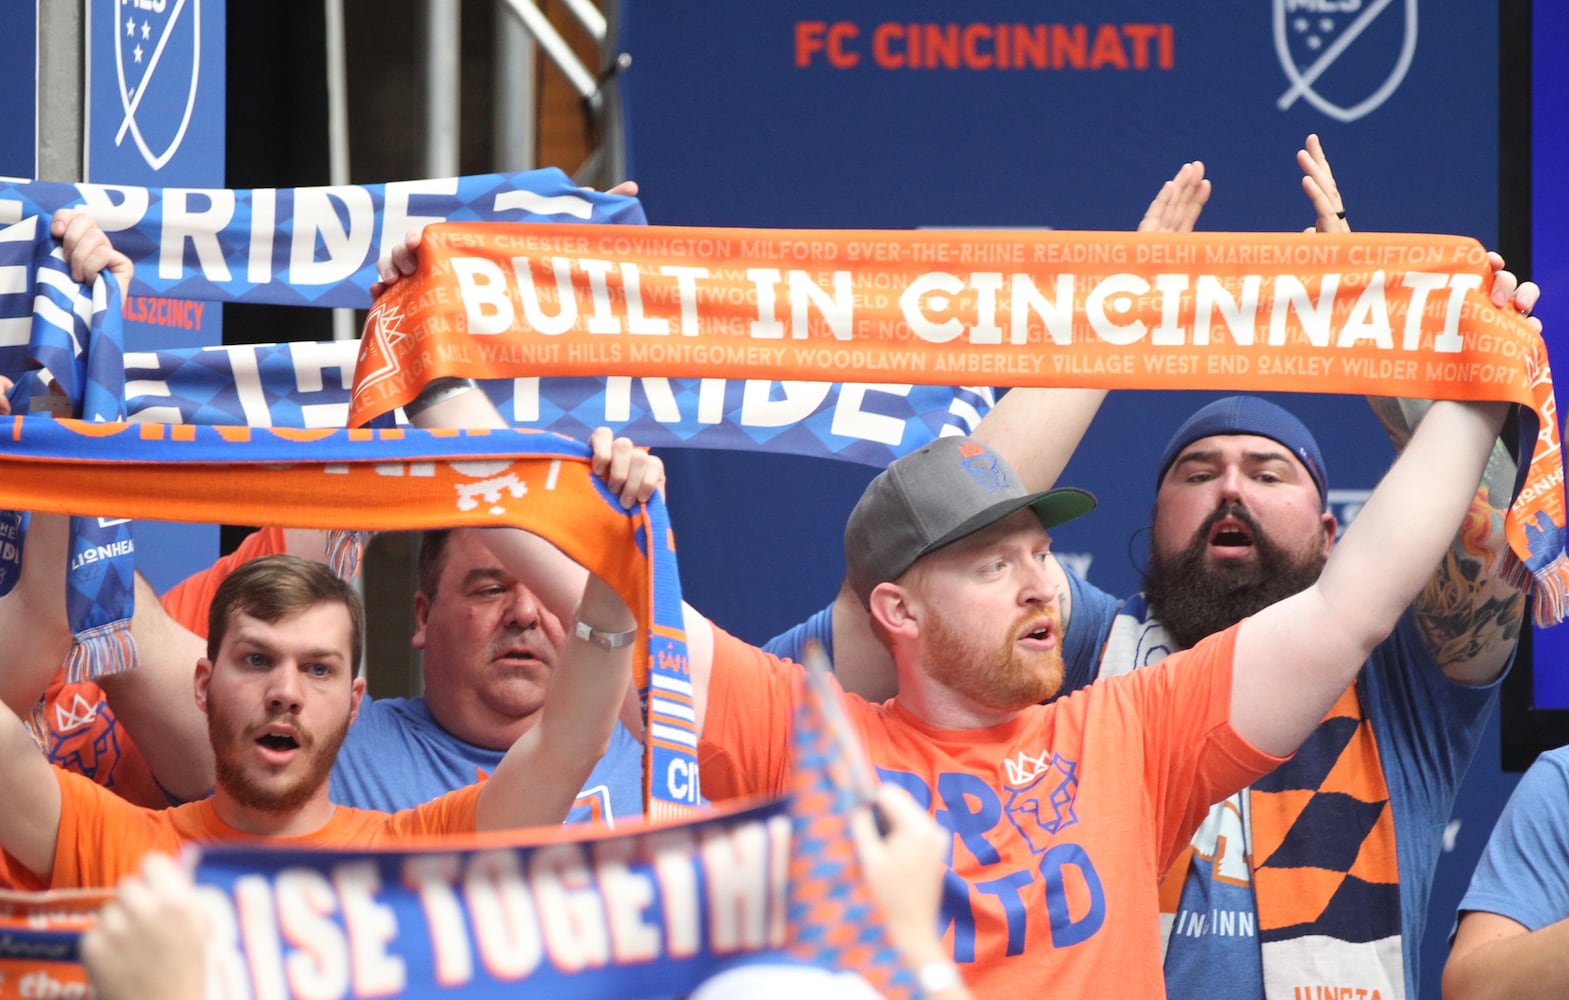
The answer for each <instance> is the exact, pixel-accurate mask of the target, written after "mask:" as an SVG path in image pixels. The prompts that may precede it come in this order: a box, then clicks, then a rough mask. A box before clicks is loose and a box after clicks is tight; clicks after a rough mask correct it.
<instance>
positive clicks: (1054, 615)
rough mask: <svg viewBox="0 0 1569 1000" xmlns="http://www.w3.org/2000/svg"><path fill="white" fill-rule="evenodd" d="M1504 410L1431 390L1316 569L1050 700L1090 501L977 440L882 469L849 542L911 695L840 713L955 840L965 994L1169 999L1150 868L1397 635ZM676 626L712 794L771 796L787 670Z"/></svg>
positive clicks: (1280, 751) (956, 913)
mask: <svg viewBox="0 0 1569 1000" xmlns="http://www.w3.org/2000/svg"><path fill="white" fill-rule="evenodd" d="M1503 413H1504V407H1503V406H1502V405H1495V404H1461V403H1439V404H1435V405H1434V407H1433V409H1432V411H1431V413H1429V415H1428V417H1427V419H1426V420H1424V421H1423V423H1422V424H1421V426H1420V427H1419V428H1418V430H1417V431H1416V434H1415V436H1414V437H1413V439H1412V441H1411V443H1410V445H1409V446H1408V447H1407V448H1406V450H1405V452H1404V453H1403V454H1402V455H1401V457H1400V459H1399V460H1398V461H1397V462H1396V463H1395V466H1394V468H1393V469H1392V470H1391V472H1390V473H1389V475H1388V476H1387V477H1386V478H1385V480H1384V482H1383V484H1381V485H1380V486H1379V488H1378V489H1377V490H1375V491H1374V493H1373V495H1372V497H1371V498H1370V499H1369V500H1368V503H1367V505H1366V506H1365V507H1364V509H1363V511H1362V513H1361V515H1360V516H1359V517H1358V518H1357V521H1356V523H1355V524H1354V525H1352V527H1351V528H1350V530H1349V531H1348V532H1347V534H1346V536H1345V538H1344V539H1343V540H1342V541H1341V543H1340V544H1339V545H1338V546H1337V547H1336V548H1335V550H1334V552H1333V554H1332V555H1331V556H1330V557H1329V561H1328V563H1327V564H1326V565H1325V567H1324V571H1323V573H1322V575H1321V576H1320V577H1319V579H1318V580H1317V582H1316V583H1314V584H1313V585H1311V586H1309V587H1308V588H1307V589H1305V590H1303V591H1302V592H1300V593H1298V594H1295V595H1292V596H1290V597H1287V598H1285V599H1283V600H1281V601H1279V602H1277V603H1275V604H1273V605H1271V606H1269V607H1266V608H1264V609H1263V610H1261V611H1259V612H1258V613H1257V614H1255V615H1253V616H1252V617H1250V618H1248V619H1246V620H1244V621H1242V622H1240V623H1239V624H1237V625H1235V626H1233V627H1231V628H1228V629H1226V630H1224V631H1222V632H1220V633H1218V634H1216V635H1214V636H1211V637H1209V638H1207V639H1205V640H1204V641H1203V642H1200V643H1198V644H1197V645H1196V646H1194V647H1193V648H1192V649H1190V650H1187V651H1184V652H1182V653H1177V654H1174V655H1172V656H1171V657H1169V658H1167V659H1166V660H1165V661H1164V662H1163V663H1161V664H1160V665H1159V666H1156V667H1152V668H1148V669H1145V670H1140V671H1135V672H1133V673H1131V674H1129V675H1126V676H1123V677H1117V678H1112V679H1109V680H1107V681H1105V682H1102V683H1099V684H1095V685H1092V686H1090V687H1088V688H1085V689H1083V690H1081V691H1077V692H1075V693H1074V694H1072V695H1070V696H1068V697H1065V698H1061V699H1058V700H1056V701H1054V702H1052V703H1051V704H1048V705H1042V704H1040V702H1041V701H1042V700H1043V699H1045V698H1047V697H1049V696H1050V695H1052V694H1054V693H1055V692H1056V690H1057V687H1058V685H1059V684H1060V683H1061V679H1062V652H1061V641H1062V628H1061V622H1060V619H1059V607H1058V600H1057V598H1058V594H1057V590H1056V587H1055V586H1054V585H1053V584H1052V583H1051V579H1052V577H1050V576H1049V575H1048V573H1047V566H1048V564H1049V562H1050V560H1051V555H1050V545H1051V539H1050V535H1049V534H1048V529H1049V528H1050V527H1051V526H1053V525H1056V524H1060V523H1062V522H1063V521H1065V520H1068V519H1070V518H1073V517H1076V516H1079V515H1080V514H1083V513H1086V512H1087V511H1088V510H1089V509H1090V508H1091V506H1092V505H1093V501H1092V500H1091V498H1090V497H1089V496H1088V495H1087V494H1084V493H1082V492H1081V491H1077V490H1051V491H1047V492H1043V493H1032V492H1030V491H1028V490H1027V489H1025V488H1024V487H1023V486H1022V485H1021V484H1020V483H1019V481H1018V479H1017V477H1016V476H1015V474H1014V472H1013V470H1012V469H1010V468H1009V466H1008V465H1007V463H1006V462H1005V461H1004V460H1003V459H1002V458H1001V457H1000V456H998V455H996V454H995V453H994V452H992V451H990V450H989V449H988V448H986V447H985V446H984V445H983V444H981V443H980V442H978V441H975V440H973V439H969V438H948V439H942V440H939V441H938V442H936V443H934V444H932V445H930V446H927V447H925V448H923V449H921V450H920V451H917V452H915V453H912V454H910V455H907V456H905V457H904V458H901V459H899V460H898V461H897V462H895V463H894V464H893V465H891V466H890V467H889V468H888V469H887V470H886V471H885V472H883V473H882V474H881V475H879V476H878V477H877V478H876V479H875V480H873V482H872V484H871V485H870V486H868V488H867V490H866V493H865V494H864V495H863V496H862V498H861V501H860V502H859V503H858V504H857V506H856V509H855V511H854V512H853V513H852V514H851V516H850V521H849V525H848V527H847V529H846V532H845V545H846V553H845V555H846V559H847V561H848V564H849V580H850V585H851V587H852V589H853V591H854V592H855V594H856V595H857V596H858V597H859V598H860V599H861V601H862V602H863V603H864V604H865V605H866V606H867V609H868V611H869V613H870V616H871V619H872V621H873V627H874V630H875V631H876V633H877V635H878V637H879V638H880V639H881V641H882V642H883V643H884V644H885V645H886V646H887V648H888V650H889V652H890V653H891V655H892V657H893V659H894V661H895V663H896V665H897V669H898V674H899V689H898V690H899V693H898V694H897V696H895V697H894V698H892V699H890V700H889V701H887V702H884V703H883V704H880V705H875V704H869V703H867V702H865V701H863V700H861V699H859V698H856V697H854V696H850V697H847V699H846V708H847V713H848V715H849V718H850V719H851V722H852V724H853V725H854V726H855V727H856V728H857V729H858V731H859V732H860V735H861V737H862V738H863V740H864V741H865V743H866V745H867V749H868V754H869V756H870V758H871V760H872V763H873V764H874V765H876V767H877V770H878V773H879V775H880V777H881V779H882V780H883V781H884V782H894V783H897V784H899V785H901V786H903V787H904V788H905V789H906V790H907V791H909V792H910V793H911V794H912V795H913V796H914V797H915V799H916V801H917V802H919V803H921V804H922V805H923V806H925V807H926V808H928V809H929V810H931V811H932V812H933V814H934V815H935V817H936V819H937V821H938V822H939V823H940V824H941V825H942V826H943V827H945V828H946V829H947V830H948V831H949V832H950V833H951V834H952V836H953V847H952V853H951V857H950V861H949V872H948V876H947V881H946V883H945V891H944V900H943V922H944V937H945V941H946V942H947V944H948V946H949V947H951V949H952V955H953V958H954V962H955V963H956V964H957V966H958V968H959V969H961V970H962V973H963V976H964V979H965V981H966V982H967V983H968V985H969V986H970V987H971V989H973V990H974V991H975V993H976V994H977V995H980V996H1000V995H1003V994H1004V993H1005V991H1008V990H1011V989H1033V990H1038V989H1040V988H1041V987H1043V986H1049V987H1050V988H1051V989H1052V990H1053V991H1054V992H1056V993H1059V994H1060V995H1064V996H1085V995H1098V994H1101V993H1105V992H1107V991H1108V990H1109V989H1110V988H1112V984H1115V989H1116V990H1117V991H1118V992H1120V993H1125V994H1127V995H1130V996H1160V995H1163V993H1164V983H1163V979H1162V974H1161V960H1160V955H1161V947H1160V930H1159V920H1158V916H1159V912H1160V906H1159V899H1158V893H1159V890H1158V882H1159V878H1160V875H1161V873H1162V872H1164V871H1165V870H1166V868H1167V867H1168V866H1169V865H1170V864H1171V863H1172V862H1173V861H1174V860H1175V859H1176V857H1177V856H1178V855H1179V854H1180V852H1181V851H1182V850H1183V849H1184V848H1185V847H1186V846H1187V844H1188V841H1189V838H1190V837H1191V836H1192V834H1193V833H1194V830H1195V829H1196V827H1197V825H1198V823H1199V822H1200V820H1201V819H1202V818H1203V817H1204V816H1205V814H1206V812H1207V809H1208V806H1209V804H1210V803H1211V802H1212V801H1216V800H1218V799H1221V798H1224V797H1225V796H1227V795H1229V794H1231V793H1232V792H1234V791H1236V790H1237V789H1239V788H1242V787H1243V786H1245V785H1247V784H1248V783H1249V782H1250V781H1252V780H1254V779H1255V778H1257V777H1258V776H1260V775H1262V774H1264V773H1266V772H1268V771H1270V770H1272V769H1273V768H1275V767H1276V766H1277V765H1278V764H1279V763H1280V761H1281V759H1282V757H1283V756H1284V755H1287V754H1290V753H1291V752H1292V751H1294V750H1295V749H1296V747H1297V745H1298V744H1299V743H1300V742H1301V741H1302V740H1303V739H1304V738H1305V737H1306V736H1307V734H1308V733H1309V732H1311V731H1312V730H1313V728H1314V726H1315V725H1316V724H1317V723H1318V721H1319V720H1320V719H1322V718H1323V716H1324V714H1325V713H1326V712H1327V710H1328V709H1329V707H1330V706H1331V705H1332V704H1334V702H1335V700H1336V699H1337V698H1338V697H1339V696H1340V694H1341V693H1342V692H1343V691H1344V690H1345V689H1346V687H1347V686H1348V685H1349V684H1350V683H1351V680H1352V678H1353V677H1354V676H1355V674H1356V671H1357V669H1358V668H1359V667H1360V666H1361V664H1362V662H1363V660H1364V659H1365V658H1366V656H1367V654H1368V652H1369V651H1370V650H1371V649H1372V648H1373V646H1374V645H1376V644H1377V643H1378V642H1379V641H1380V640H1381V639H1383V638H1384V636H1385V635H1387V634H1388V633H1389V631H1390V629H1392V628H1393V627H1394V625H1395V623H1396V621H1397V620H1398V618H1399V616H1400V614H1401V613H1402V612H1403V611H1404V609H1405V607H1406V606H1407V605H1408V604H1409V603H1410V601H1411V599H1412V598H1413V597H1414V596H1415V594H1416V592H1417V590H1418V589H1419V588H1420V587H1421V586H1422V584H1423V583H1424V582H1425V581H1426V580H1427V579H1428V577H1429V576H1430V575H1431V573H1432V571H1433V568H1434V566H1435V565H1436V564H1437V562H1438V560H1439V557H1440V555H1441V554H1442V553H1443V552H1444V550H1445V549H1446V548H1447V546H1448V544H1449V541H1450V540H1451V539H1452V538H1453V536H1454V532H1455V530H1456V527H1457V526H1458V524H1459V522H1460V518H1461V516H1462V514H1463V512H1464V511H1465V510H1466V508H1467V505H1468V503H1469V501H1470V499H1471V494H1472V491H1473V490H1474V488H1475V484H1476V482H1477V480H1478V478H1479V477H1480V475H1481V470H1482V467H1483V464H1484V462H1485V460H1486V457H1487V455H1488V452H1489V450H1490V448H1491V446H1492V442H1493V439H1494V437H1495V436H1496V434H1497V431H1498V429H1499V426H1500V425H1501V423H1502V420H1503ZM688 627H689V635H688V638H689V648H690V650H691V651H692V656H693V677H694V691H695V695H696V697H695V707H696V709H697V711H698V723H699V726H700V731H701V733H702V738H701V745H700V754H701V764H702V779H703V791H704V793H705V794H706V795H707V796H708V797H709V798H710V799H711V800H713V801H722V800H725V799H731V798H737V797H743V796H749V795H759V794H770V793H778V792H781V791H783V790H784V789H785V783H786V780H787V776H788V765H789V757H790V722H791V717H792V709H793V706H794V705H795V703H796V701H797V700H798V698H799V695H800V687H801V671H800V668H799V667H797V666H796V665H794V664H792V663H790V662H789V661H785V660H779V659H776V658H774V657H772V656H769V655H768V654H765V653H763V652H761V651H760V650H757V649H754V648H753V647H750V646H747V645H746V644H744V643H741V642H740V641H739V640H736V639H734V638H732V637H730V636H728V635H726V634H725V633H724V632H722V631H721V630H719V629H717V628H713V627H711V626H709V625H707V624H706V623H704V622H702V620H701V619H689V622H688ZM841 660H842V657H841ZM839 665H840V666H841V667H842V666H843V663H842V662H841V663H840V664H839ZM705 678H706V684H705ZM944 971H945V970H943V969H935V970H927V972H928V973H929V978H930V979H931V980H932V981H934V982H941V981H942V976H943V975H944Z"/></svg>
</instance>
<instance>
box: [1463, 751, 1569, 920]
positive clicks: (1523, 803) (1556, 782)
mask: <svg viewBox="0 0 1569 1000" xmlns="http://www.w3.org/2000/svg"><path fill="white" fill-rule="evenodd" d="M1460 910H1461V911H1462V912H1464V911H1466V910H1479V911H1482V912H1484V913H1496V914H1498V915H1499V916H1501V917H1508V918H1509V919H1510V920H1513V921H1515V922H1516V923H1519V924H1521V925H1523V926H1524V927H1525V928H1526V929H1527V930H1532V931H1537V930H1541V929H1542V928H1543V927H1546V926H1547V925H1548V924H1553V923H1557V922H1558V921H1560V920H1562V919H1564V918H1565V917H1569V747H1558V748H1557V749H1555V750H1549V751H1547V752H1546V753H1544V754H1542V755H1541V756H1540V757H1538V758H1536V763H1534V764H1532V765H1531V766H1530V768H1529V769H1528V770H1527V771H1526V772H1525V774H1524V775H1522V776H1521V778H1520V784H1519V785H1517V786H1515V790H1514V794H1513V795H1511V796H1510V797H1509V804H1508V805H1506V806H1504V811H1503V813H1501V814H1500V815H1499V817H1498V825H1497V826H1495V827H1493V835H1492V836H1491V837H1489V838H1487V847H1486V848H1485V849H1484V850H1483V851H1482V858H1481V860H1480V861H1478V862H1477V865H1476V874H1474V875H1472V876H1471V887H1470V888H1469V889H1467V890H1466V894H1465V896H1464V897H1463V898H1462V899H1461V900H1460Z"/></svg>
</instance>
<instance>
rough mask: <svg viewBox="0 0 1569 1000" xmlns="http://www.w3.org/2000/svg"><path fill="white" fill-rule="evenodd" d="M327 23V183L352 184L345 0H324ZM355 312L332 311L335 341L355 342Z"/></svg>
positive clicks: (344, 310) (347, 310) (351, 310)
mask: <svg viewBox="0 0 1569 1000" xmlns="http://www.w3.org/2000/svg"><path fill="white" fill-rule="evenodd" d="M323 9H324V13H325V15H326V22H327V31H326V35H327V39H326V41H327V182H328V183H329V184H347V183H349V72H348V60H347V58H346V54H345V45H346V44H347V43H346V39H345V33H344V28H343V0H325V4H324V8H323ZM356 325H357V324H356V323H355V322H354V310H353V309H334V310H333V311H332V339H333V340H353V339H354V337H355V335H356V333H358V330H357V329H356Z"/></svg>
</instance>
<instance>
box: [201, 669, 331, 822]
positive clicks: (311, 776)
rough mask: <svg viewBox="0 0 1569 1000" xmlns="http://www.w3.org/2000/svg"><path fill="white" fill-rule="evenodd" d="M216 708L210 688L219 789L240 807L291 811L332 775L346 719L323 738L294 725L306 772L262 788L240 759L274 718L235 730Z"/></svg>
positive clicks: (209, 708) (209, 713)
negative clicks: (292, 779) (281, 783)
mask: <svg viewBox="0 0 1569 1000" xmlns="http://www.w3.org/2000/svg"><path fill="white" fill-rule="evenodd" d="M217 709H218V706H217V705H216V704H215V703H214V700H213V696H212V692H211V689H209V691H208V695H207V738H208V740H209V741H211V743H212V752H213V763H214V764H215V766H216V777H217V779H218V786H219V787H220V788H222V789H223V790H224V791H225V792H227V793H228V794H229V797H230V798H232V799H233V800H234V801H235V802H236V803H238V804H239V805H242V806H245V807H246V808H248V809H257V810H260V811H261V812H267V813H287V812H292V811H294V810H296V809H299V808H300V807H301V806H303V805H305V803H307V802H309V801H310V799H311V796H313V795H315V794H316V791H317V789H319V788H321V787H322V786H323V785H325V784H326V782H327V778H328V776H329V775H331V774H332V766H333V764H334V763H336V762H337V760H338V748H339V747H341V746H343V739H344V737H345V736H347V735H348V733H349V719H348V717H347V716H345V717H344V720H343V725H341V726H335V727H333V729H332V731H331V732H328V733H325V734H324V735H322V736H316V735H315V734H313V733H310V732H307V731H306V730H305V729H303V728H302V727H300V726H299V724H298V722H296V723H294V726H295V740H296V741H297V742H298V743H299V744H300V746H299V749H298V750H297V751H296V752H297V753H300V754H304V755H305V757H306V762H307V767H306V769H305V773H304V774H302V775H300V776H299V777H298V778H296V779H295V780H294V781H293V782H291V783H289V784H286V785H282V786H278V785H263V784H260V783H257V782H254V781H252V780H251V778H250V775H249V774H248V773H247V772H246V770H245V766H244V765H243V764H242V763H241V762H240V759H239V758H240V757H241V756H243V755H244V754H245V753H247V752H249V749H250V746H251V745H252V744H253V743H254V742H255V740H256V737H257V736H259V735H260V734H261V732H262V730H263V729H265V728H266V726H267V725H270V724H271V723H272V722H273V721H275V719H271V718H270V719H268V720H267V721H266V722H265V723H263V724H262V725H261V726H255V727H252V728H250V729H248V730H245V731H236V730H234V729H231V728H230V727H229V725H228V724H227V723H226V722H224V721H222V719H221V718H220V717H221V716H222V714H223V713H222V712H220V711H218V710H217Z"/></svg>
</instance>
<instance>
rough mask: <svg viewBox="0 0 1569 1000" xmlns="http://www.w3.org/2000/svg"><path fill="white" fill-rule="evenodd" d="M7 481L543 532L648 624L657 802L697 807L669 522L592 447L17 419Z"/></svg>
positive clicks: (192, 512) (21, 504) (4, 427)
mask: <svg viewBox="0 0 1569 1000" xmlns="http://www.w3.org/2000/svg"><path fill="white" fill-rule="evenodd" d="M278 466H283V468H278ZM0 482H3V483H4V484H5V496H6V503H7V504H8V505H10V506H13V507H16V508H19V509H24V510H37V511H48V512H55V513H73V512H80V511H91V510H95V509H99V508H102V507H112V508H113V509H114V510H116V511H118V512H119V513H120V514H122V515H124V516H127V517H157V518H161V519H164V520H176V521H202V522H209V521H216V522H231V523H239V524H276V525H280V526H285V527H301V528H337V527H347V526H355V527H358V528H361V529H365V530H372V531H387V530H402V529H414V528H434V527H498V526H513V527H522V528H527V529H529V530H531V531H535V532H537V533H539V534H541V535H543V536H544V537H546V538H547V539H549V540H550V541H552V542H553V543H555V544H556V546H557V547H558V548H560V549H561V550H562V551H563V552H565V553H566V554H567V555H568V556H569V557H571V558H572V559H573V560H575V561H576V562H578V563H580V564H582V565H583V566H586V567H587V568H588V569H589V570H590V571H592V572H594V573H595V574H597V575H598V576H600V577H601V578H602V579H603V580H604V581H605V582H606V583H608V584H609V585H610V586H612V587H613V588H614V589H615V590H616V591H617V593H619V594H621V596H622V598H623V599H625V600H626V602H627V604H628V606H629V607H631V608H632V609H633V611H634V613H635V614H636V615H637V617H638V620H639V622H641V623H642V625H643V629H644V632H645V637H646V642H644V643H643V644H641V645H640V646H639V647H638V649H637V653H636V656H635V658H634V664H635V673H636V677H637V682H638V687H639V690H640V692H641V693H642V696H643V699H644V704H645V706H647V708H646V711H647V714H648V722H649V730H650V733H651V734H652V737H653V738H651V739H649V741H648V747H647V750H646V756H645V768H644V770H645V778H644V780H645V796H646V798H647V800H648V812H649V815H650V816H651V817H653V818H655V819H662V818H670V817H676V816H681V815H685V814H686V813H687V812H688V811H689V810H690V808H691V807H692V806H693V805H695V800H694V794H695V790H692V789H688V788H687V787H686V785H685V784H684V783H677V782H672V780H671V777H672V775H675V774H677V773H680V774H687V773H696V768H697V753H696V749H697V734H696V732H695V730H694V727H693V722H692V720H691V718H690V713H669V712H665V711H661V706H662V704H663V702H662V697H663V696H662V695H661V694H660V693H659V692H662V691H667V690H672V689H674V690H681V689H684V690H686V691H687V692H690V690H691V680H690V677H689V673H688V666H687V657H686V639H685V632H684V627H683V619H682V615H681V585H680V580H679V578H678V577H677V575H676V568H675V550H674V544H673V540H672V539H671V537H670V529H669V520H668V517H667V514H666V512H665V509H664V505H663V503H662V502H658V501H656V502H652V503H649V504H646V505H642V506H640V507H638V508H636V509H634V510H632V511H630V512H628V511H624V510H622V508H621V506H620V504H619V502H618V501H617V500H616V499H615V498H614V497H612V496H610V495H609V494H608V493H607V492H606V491H605V489H604V488H603V484H602V483H601V481H600V480H599V479H598V478H597V477H595V476H594V475H593V474H592V473H591V472H590V471H589V466H588V453H587V448H586V446H584V445H580V444H578V443H576V442H573V441H568V440H566V439H564V438H560V437H557V436H555V435H552V434H545V433H541V432H529V431H490V432H463V431H419V430H407V431H399V430H391V431H368V430H358V431H349V430H334V431H306V430H283V429H277V430H261V429H254V428H247V427H193V426H165V425H162V424H123V423H118V424H90V423H86V422H82V421H76V420H64V421H53V420H40V419H38V418H34V417H12V418H10V419H9V420H0ZM629 553H630V554H631V555H630V556H629ZM651 689H653V690H654V692H655V693H654V694H653V695H652V697H651V696H650V690H651ZM683 714H685V715H686V716H687V717H686V718H683V717H682V715H683Z"/></svg>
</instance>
